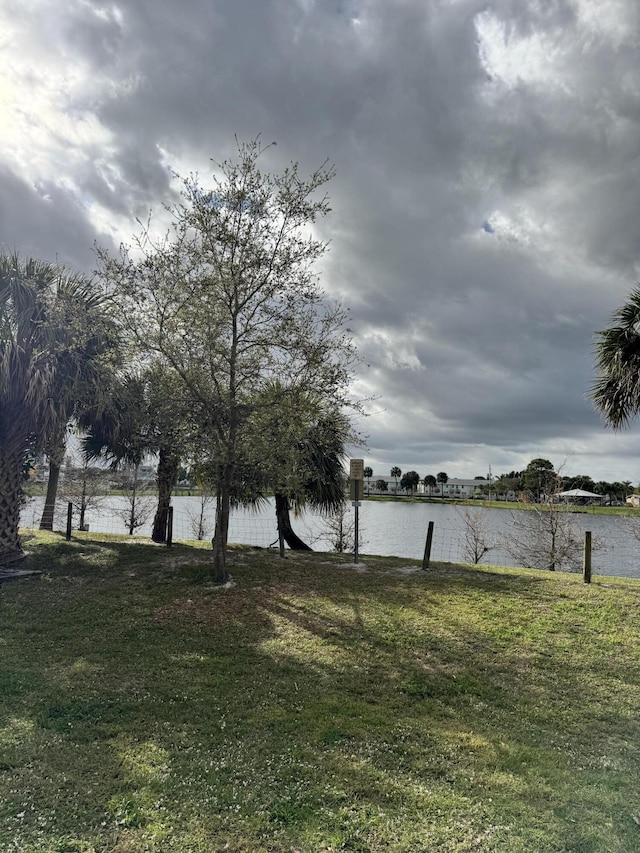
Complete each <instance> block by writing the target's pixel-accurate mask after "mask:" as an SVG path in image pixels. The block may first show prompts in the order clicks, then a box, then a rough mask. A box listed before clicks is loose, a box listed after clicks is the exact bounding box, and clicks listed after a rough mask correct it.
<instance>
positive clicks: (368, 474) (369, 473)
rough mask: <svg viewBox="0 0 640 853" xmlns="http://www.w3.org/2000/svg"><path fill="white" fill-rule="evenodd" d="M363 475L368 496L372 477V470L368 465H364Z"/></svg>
mask: <svg viewBox="0 0 640 853" xmlns="http://www.w3.org/2000/svg"><path fill="white" fill-rule="evenodd" d="M363 474H364V476H365V478H366V481H367V494H369V489H370V486H371V478H372V477H373V468H370V467H369V466H368V465H365V468H364V471H363Z"/></svg>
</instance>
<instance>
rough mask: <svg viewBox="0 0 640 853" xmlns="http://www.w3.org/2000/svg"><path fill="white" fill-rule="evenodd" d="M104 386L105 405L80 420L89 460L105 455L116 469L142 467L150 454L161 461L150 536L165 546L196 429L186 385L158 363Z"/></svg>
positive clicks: (114, 376) (109, 379)
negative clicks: (169, 518) (180, 473)
mask: <svg viewBox="0 0 640 853" xmlns="http://www.w3.org/2000/svg"><path fill="white" fill-rule="evenodd" d="M105 383H106V387H107V388H108V391H109V393H108V395H107V399H106V401H105V402H104V403H103V404H102V405H100V406H95V407H92V408H89V409H86V410H85V411H84V412H83V414H82V415H81V417H80V422H81V424H82V426H83V427H84V428H85V429H86V430H87V435H86V437H85V439H84V441H83V443H84V447H85V451H86V452H87V454H88V457H89V458H98V457H100V456H103V457H105V458H106V459H107V460H108V461H109V462H110V463H111V465H112V467H113V468H114V469H115V468H117V467H118V466H119V465H120V464H121V463H127V464H129V465H133V466H139V465H140V464H141V463H142V461H143V459H144V458H145V456H148V455H153V456H155V457H157V459H158V466H157V474H156V483H157V487H158V502H157V506H156V510H155V515H154V519H153V528H152V532H151V538H152V540H153V541H154V542H165V541H166V529H167V516H168V512H169V505H170V502H171V495H172V492H173V489H174V488H175V485H176V482H177V479H178V470H179V465H180V459H181V458H182V457H183V456H184V455H185V454H186V452H187V447H188V446H189V439H190V435H191V433H192V432H193V431H194V429H195V427H194V425H193V423H192V417H191V415H192V412H191V410H190V408H189V406H188V405H187V403H186V400H185V397H184V393H183V390H184V389H183V386H182V383H181V382H180V381H179V380H178V377H177V376H176V375H175V372H174V371H172V370H171V369H170V368H167V367H166V366H163V365H162V364H161V363H159V362H158V361H155V362H153V363H151V364H149V365H148V366H146V367H145V368H144V369H142V370H141V371H139V372H137V373H133V372H128V373H120V374H115V373H112V374H111V375H110V376H109V377H105Z"/></svg>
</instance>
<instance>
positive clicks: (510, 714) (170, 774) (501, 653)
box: [0, 534, 640, 853]
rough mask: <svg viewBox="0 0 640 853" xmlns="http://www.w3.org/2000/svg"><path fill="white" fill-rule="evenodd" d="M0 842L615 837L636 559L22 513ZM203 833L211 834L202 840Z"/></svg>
mask: <svg viewBox="0 0 640 853" xmlns="http://www.w3.org/2000/svg"><path fill="white" fill-rule="evenodd" d="M29 547H30V548H31V550H32V556H31V557H30V559H29V563H30V564H31V565H32V566H33V567H39V568H42V569H43V570H44V572H45V574H43V575H42V577H41V578H38V579H35V580H30V581H20V582H14V583H10V584H5V585H4V586H2V587H0V590H1V592H0V595H1V602H0V664H1V668H0V713H1V718H0V849H2V850H3V851H7V853H17V851H20V853H31V851H34V853H35V851H38V853H44V851H47V853H53V851H56V853H72V851H78V853H92V851H95V853H98V851H99V853H106V851H111V853H142V851H164V850H177V851H180V852H181V853H183V851H184V853H191V851H193V853H195V851H198V853H204V851H207V852H208V851H219V850H223V849H225V850H230V851H252V853H257V851H291V850H297V851H301V853H302V851H329V850H333V851H337V850H354V851H361V853H364V851H371V853H374V851H375V853H377V851H394V853H395V851H431V850H433V851H438V853H440V851H443V853H446V852H447V851H455V853H463V851H465V852H466V851H505V853H507V851H508V853H519V851H522V852H523V853H524V851H526V853H546V851H584V853H586V851H592V853H604V852H605V851H611V853H614V852H616V853H617V851H619V853H629V851H631V850H636V849H640V827H639V826H638V825H637V824H636V823H635V822H634V819H633V818H634V816H637V815H638V813H640V791H639V789H638V785H637V779H638V771H639V770H640V721H639V719H638V709H639V708H640V688H639V686H638V685H639V683H640V644H639V637H640V628H639V627H638V612H639V604H640V582H638V581H631V580H617V579H610V578H607V579H606V581H604V580H603V581H600V580H599V579H597V580H596V581H595V582H594V584H593V585H592V586H590V587H588V586H585V585H584V584H582V583H581V581H580V578H579V577H577V576H572V575H551V574H540V573H535V572H532V571H516V570H504V571H500V570H490V569H486V568H473V569H471V568H469V569H466V568H463V567H455V566H436V567H434V568H433V569H432V570H430V571H429V572H428V573H402V572H401V571H400V570H401V569H402V567H407V566H409V565H410V561H408V560H395V559H392V558H365V561H366V564H367V566H368V571H367V572H362V573H360V572H356V571H355V570H354V569H353V567H349V566H348V565H347V564H346V563H342V564H341V563H340V562H339V560H338V558H333V557H332V556H329V555H326V554H317V555H314V554H310V555H302V556H292V555H290V558H289V559H287V560H285V561H280V560H279V559H278V558H277V557H276V556H275V555H273V554H270V553H266V552H259V551H254V550H250V549H235V550H234V551H233V570H232V571H233V575H234V577H235V579H236V582H237V585H236V586H235V587H233V588H231V589H227V590H213V589H211V588H210V587H208V585H207V583H206V578H205V566H206V561H207V559H208V553H207V552H206V551H202V550H198V549H195V548H187V547H175V548H174V549H172V550H171V551H168V550H166V549H163V548H161V547H157V546H152V545H145V544H132V543H130V542H126V541H124V540H120V539H117V538H115V537H114V538H112V539H111V540H108V539H107V538H101V539H98V538H96V537H95V536H90V537H88V538H86V539H84V540H76V541H74V542H72V543H70V544H67V543H65V542H63V541H61V540H60V539H59V538H58V537H56V536H55V535H50V534H38V535H37V537H36V538H35V539H34V540H32V542H30V543H29ZM225 845H226V846H225Z"/></svg>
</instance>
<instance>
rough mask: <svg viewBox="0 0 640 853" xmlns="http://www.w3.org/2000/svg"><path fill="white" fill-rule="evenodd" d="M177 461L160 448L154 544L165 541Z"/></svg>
mask: <svg viewBox="0 0 640 853" xmlns="http://www.w3.org/2000/svg"><path fill="white" fill-rule="evenodd" d="M178 464H179V459H178V457H177V456H176V455H175V453H173V452H172V451H171V450H169V449H168V448H166V447H161V448H160V458H159V460H158V475H157V480H158V507H157V509H156V514H155V516H154V519H153V530H152V532H151V539H152V540H153V541H154V542H166V541H167V516H168V515H169V505H170V503H171V493H172V492H173V489H174V488H175V485H176V482H177V480H178Z"/></svg>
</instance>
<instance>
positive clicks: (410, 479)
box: [400, 471, 420, 494]
mask: <svg viewBox="0 0 640 853" xmlns="http://www.w3.org/2000/svg"><path fill="white" fill-rule="evenodd" d="M419 482H420V474H418V472H417V471H407V472H406V474H403V475H402V479H401V480H400V488H401V489H407V490H408V491H410V492H411V494H413V493H414V492H415V490H416V489H417V487H418V483H419Z"/></svg>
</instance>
